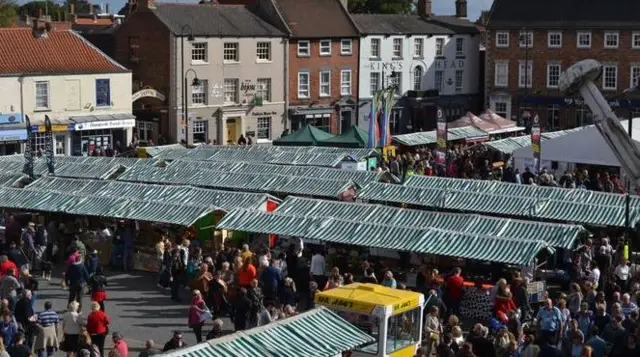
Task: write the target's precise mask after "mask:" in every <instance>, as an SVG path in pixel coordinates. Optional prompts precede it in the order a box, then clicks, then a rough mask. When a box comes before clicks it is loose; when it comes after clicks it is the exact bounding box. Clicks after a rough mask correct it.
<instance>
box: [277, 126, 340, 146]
mask: <svg viewBox="0 0 640 357" xmlns="http://www.w3.org/2000/svg"><path fill="white" fill-rule="evenodd" d="M332 137H333V135H332V134H329V133H327V132H326V131H322V130H320V129H318V128H316V127H315V126H313V125H311V124H305V125H304V126H303V127H302V128H300V129H298V130H297V131H294V132H293V133H291V134H289V135H287V136H283V137H280V138H279V139H276V140H274V141H273V145H276V146H279V145H282V146H311V145H318V143H319V142H321V141H324V140H327V139H330V138H332Z"/></svg>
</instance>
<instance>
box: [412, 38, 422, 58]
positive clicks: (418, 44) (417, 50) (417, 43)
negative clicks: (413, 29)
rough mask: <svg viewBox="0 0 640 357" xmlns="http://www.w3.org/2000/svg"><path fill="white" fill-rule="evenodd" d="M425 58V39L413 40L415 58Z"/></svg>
mask: <svg viewBox="0 0 640 357" xmlns="http://www.w3.org/2000/svg"><path fill="white" fill-rule="evenodd" d="M423 56H424V39H422V38H414V39H413V58H422V57H423Z"/></svg>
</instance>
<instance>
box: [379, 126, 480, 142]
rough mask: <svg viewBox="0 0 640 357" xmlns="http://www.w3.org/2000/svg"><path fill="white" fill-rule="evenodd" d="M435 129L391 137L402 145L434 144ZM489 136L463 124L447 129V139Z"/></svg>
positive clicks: (435, 138)
mask: <svg viewBox="0 0 640 357" xmlns="http://www.w3.org/2000/svg"><path fill="white" fill-rule="evenodd" d="M436 136H437V135H436V131H435V130H432V131H424V132H416V133H410V134H402V135H394V136H393V137H392V138H391V139H392V140H393V141H394V142H396V143H398V144H400V145H404V146H420V145H429V144H435V142H436V140H437V137H436ZM480 138H487V139H488V138H489V134H488V133H486V132H484V131H482V130H480V129H478V128H476V127H473V126H465V127H461V128H451V129H449V130H447V140H448V141H455V140H463V139H480Z"/></svg>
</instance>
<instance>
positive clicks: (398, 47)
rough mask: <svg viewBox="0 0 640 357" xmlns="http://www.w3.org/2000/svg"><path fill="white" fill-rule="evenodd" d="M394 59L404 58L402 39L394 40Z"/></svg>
mask: <svg viewBox="0 0 640 357" xmlns="http://www.w3.org/2000/svg"><path fill="white" fill-rule="evenodd" d="M393 57H394V58H402V39H401V38H394V39H393Z"/></svg>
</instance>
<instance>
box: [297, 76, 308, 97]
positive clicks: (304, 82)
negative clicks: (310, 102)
mask: <svg viewBox="0 0 640 357" xmlns="http://www.w3.org/2000/svg"><path fill="white" fill-rule="evenodd" d="M309 82H310V78H309V72H298V98H309Z"/></svg>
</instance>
